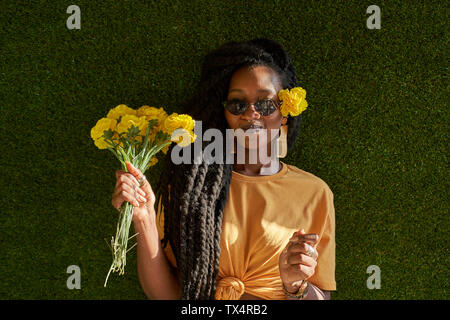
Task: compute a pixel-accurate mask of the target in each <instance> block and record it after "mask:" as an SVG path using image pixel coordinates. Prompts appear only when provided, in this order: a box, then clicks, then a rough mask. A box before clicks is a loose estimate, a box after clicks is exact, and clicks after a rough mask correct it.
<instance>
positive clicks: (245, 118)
mask: <svg viewBox="0 0 450 320" xmlns="http://www.w3.org/2000/svg"><path fill="white" fill-rule="evenodd" d="M281 89H282V87H281V81H280V78H279V76H278V74H277V73H276V72H275V71H274V70H273V69H272V68H269V67H266V66H255V67H252V68H249V67H247V66H245V67H242V68H240V69H238V70H237V71H236V72H235V73H234V74H233V76H232V77H231V80H230V86H229V89H228V96H227V101H230V100H233V99H238V100H241V101H245V102H246V103H255V102H257V101H259V100H263V99H272V100H274V101H275V102H278V103H279V102H280V100H279V99H278V91H279V90H281ZM224 112H225V118H226V120H227V122H228V126H229V128H230V129H233V130H236V129H239V128H241V129H242V130H244V131H245V130H246V129H247V128H246V127H248V126H249V125H250V124H252V123H253V124H255V125H257V126H261V127H262V129H263V130H267V131H266V132H267V139H264V138H265V135H263V134H260V133H258V132H255V133H253V134H252V135H251V137H256V138H257V140H258V143H257V147H258V148H260V147H263V146H264V147H269V144H270V141H272V139H273V138H274V137H273V136H272V135H271V131H270V130H271V129H275V130H279V129H280V126H281V124H285V123H286V120H287V119H286V118H285V117H283V115H282V114H281V112H280V108H279V107H277V109H276V110H275V112H273V113H272V114H270V115H268V116H262V115H261V114H259V113H258V112H257V111H256V110H255V107H254V106H253V105H249V106H248V108H247V110H246V111H245V112H244V113H242V114H240V115H234V114H232V113H231V112H229V111H228V110H226V109H224ZM250 132H251V131H250ZM259 132H261V131H259ZM274 132H278V131H274ZM247 134H248V132H247ZM238 143H239V144H240V145H242V146H243V144H244V142H242V141H239V139H238ZM249 147H250V148H251V147H252V145H249V139H245V148H246V149H249ZM269 152H270V149H269Z"/></svg>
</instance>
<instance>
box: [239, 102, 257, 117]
mask: <svg viewBox="0 0 450 320" xmlns="http://www.w3.org/2000/svg"><path fill="white" fill-rule="evenodd" d="M242 116H243V118H244V119H259V118H261V115H260V114H259V112H258V111H256V109H255V106H254V105H253V103H252V104H250V105H249V106H248V108H247V110H245V112H244V113H243V114H242Z"/></svg>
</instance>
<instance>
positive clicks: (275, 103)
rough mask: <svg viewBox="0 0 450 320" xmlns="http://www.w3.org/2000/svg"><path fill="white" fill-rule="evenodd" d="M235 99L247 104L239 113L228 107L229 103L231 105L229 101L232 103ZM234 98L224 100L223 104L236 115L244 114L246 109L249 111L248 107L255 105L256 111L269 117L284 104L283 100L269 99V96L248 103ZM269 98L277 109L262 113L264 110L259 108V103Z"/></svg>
mask: <svg viewBox="0 0 450 320" xmlns="http://www.w3.org/2000/svg"><path fill="white" fill-rule="evenodd" d="M233 100H235V101H236V100H237V101H240V102H243V103H244V104H245V108H244V109H243V110H244V111H242V112H241V113H238V114H236V113H234V112H232V111H231V110H230V109H229V108H228V105H229V103H231V102H232V101H233ZM233 100H230V101H224V102H222V105H223V106H224V108H225V109H226V110H227V111H228V112H230V113H231V114H233V115H235V116H240V115H241V114H243V113H244V112H245V111H247V109H248V107H250V106H251V105H253V106H254V107H255V110H256V112H258V113H259V114H260V115H261V116H263V117H267V116H270V115H271V114H273V113H274V112H275V111H276V110H277V109H278V108H279V107H280V106H281V104H282V102H281V101H275V100H273V99H269V98H266V99H262V100H258V101H256V102H255V103H248V102H245V101H242V100H239V99H233ZM267 100H269V101H271V102H272V104H273V105H274V106H275V109H274V110H273V111H272V112H271V113H269V114H266V115H265V114H263V113H261V111H262V110H259V107H258V104H259V103H260V102H263V101H267Z"/></svg>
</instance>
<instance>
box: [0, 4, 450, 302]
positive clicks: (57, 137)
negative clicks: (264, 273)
mask: <svg viewBox="0 0 450 320" xmlns="http://www.w3.org/2000/svg"><path fill="white" fill-rule="evenodd" d="M70 4H72V3H59V2H58V3H53V2H50V1H49V2H44V1H35V2H33V3H32V4H19V3H18V2H16V1H2V3H1V4H0V18H1V19H0V21H1V22H0V32H1V33H2V34H1V36H0V44H1V48H2V49H1V51H2V54H1V59H0V84H1V91H0V93H1V98H2V106H1V110H2V112H1V118H0V119H1V126H0V130H1V135H2V144H1V149H0V152H1V155H2V156H1V158H0V161H1V162H0V165H1V168H2V179H1V184H0V192H1V194H2V199H1V211H2V212H1V214H0V225H1V232H0V241H1V244H2V263H1V264H0V275H1V276H0V277H1V278H0V281H1V286H0V298H2V299H40V298H43V299H144V298H145V295H144V294H143V292H142V290H141V288H140V286H139V282H138V278H137V272H136V252H135V250H134V251H132V252H131V253H130V254H129V255H128V265H127V267H126V274H125V275H124V276H117V275H116V274H113V275H112V276H111V277H110V280H109V282H108V286H107V288H103V283H104V280H105V277H106V274H107V272H108V269H109V266H110V263H111V254H110V251H109V248H108V246H107V244H106V243H105V241H104V239H107V240H109V239H110V238H111V236H112V235H113V234H114V233H115V227H116V221H117V213H116V211H115V209H114V208H113V207H112V206H111V203H110V199H111V194H112V191H113V188H114V183H115V176H114V171H115V170H116V169H118V168H119V163H118V161H117V160H116V159H115V158H114V156H113V155H112V154H111V153H110V152H109V151H99V150H98V149H96V147H95V146H94V144H93V142H92V141H91V139H90V135H89V133H90V129H91V127H92V126H94V125H95V123H96V121H97V120H98V119H99V118H101V117H103V116H105V115H106V113H107V111H108V110H109V109H111V108H112V107H114V106H116V105H118V104H121V103H124V104H127V105H129V106H131V107H133V108H137V107H140V106H141V105H145V104H148V105H154V106H162V107H164V108H166V109H167V110H168V111H169V112H176V111H178V110H179V106H180V104H181V103H182V102H183V101H184V100H185V99H186V97H187V96H189V95H190V94H191V93H192V90H193V89H194V87H195V84H196V81H197V80H198V77H199V72H200V65H201V61H202V58H203V56H204V55H205V54H206V53H207V52H208V51H210V50H212V49H214V48H216V47H217V46H219V45H220V44H222V43H224V42H226V41H230V40H247V39H251V38H255V37H260V36H265V37H268V38H272V39H274V40H277V41H279V42H280V43H282V44H283V45H284V46H285V47H286V48H287V49H288V51H289V52H290V54H291V56H292V58H293V61H294V64H295V66H296V69H297V73H298V78H299V80H300V84H301V86H302V87H304V88H305V89H306V91H307V94H308V95H307V98H308V102H309V108H308V110H307V112H305V113H304V117H303V120H304V121H303V127H302V131H301V134H300V136H299V138H298V140H297V142H296V144H295V149H294V150H292V151H291V152H290V153H289V154H288V156H287V158H285V161H286V162H288V163H290V164H293V165H296V166H297V167H299V168H301V169H304V170H306V171H309V172H311V173H313V174H315V175H317V176H319V177H320V178H322V179H323V180H324V181H326V182H327V183H328V185H329V186H330V187H331V189H332V190H333V192H334V195H335V207H336V242H337V254H336V262H337V264H336V280H337V284H338V291H337V292H336V293H334V294H333V296H332V297H333V299H442V298H444V299H448V298H449V295H448V289H449V281H448V279H449V270H448V265H449V259H448V256H449V255H448V247H449V246H448V233H449V219H448V207H449V206H448V200H446V199H448V196H449V194H448V190H449V184H448V175H447V174H446V173H447V172H448V170H447V168H448V162H447V145H448V132H449V130H448V129H449V128H448V120H449V115H448V101H449V99H448V98H449V95H448V79H447V72H448V57H447V56H446V55H445V52H448V42H447V41H446V38H448V24H447V23H446V22H447V19H446V18H447V17H448V12H449V7H448V5H446V4H445V2H442V1H426V2H424V3H423V2H421V1H420V2H419V1H415V2H413V1H407V2H405V1H377V2H376V3H375V4H377V5H378V6H379V7H380V8H381V29H380V30H369V29H367V27H366V19H367V17H368V14H366V8H367V7H368V6H369V5H371V4H373V3H372V2H370V1H250V2H248V3H247V2H241V1H231V2H229V1H226V2H225V1H192V2H191V1H189V2H186V1H178V0H177V1H171V2H170V4H169V5H167V4H163V3H161V2H159V1H158V2H157V3H156V4H155V3H154V2H153V1H106V2H105V1H102V2H101V4H100V2H99V3H94V2H92V1H77V2H76V3H75V4H77V5H78V6H79V7H80V8H81V30H68V29H67V28H66V19H67V18H68V16H69V14H67V13H66V9H67V7H68V6H69V5H70ZM446 62H447V63H446ZM160 174H161V166H160V164H158V165H157V166H155V167H154V169H153V170H152V171H150V172H149V173H148V177H149V179H150V180H151V182H152V184H156V181H157V179H158V176H159V175H160ZM73 264H74V265H78V266H80V268H81V290H68V289H67V287H66V280H67V278H68V276H69V274H67V273H66V269H67V267H68V266H69V265H73ZM373 264H375V265H378V266H379V267H380V268H381V289H380V290H369V289H367V287H366V280H367V277H368V276H369V275H368V274H366V269H367V267H368V266H369V265H373Z"/></svg>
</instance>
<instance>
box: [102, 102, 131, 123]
mask: <svg viewBox="0 0 450 320" xmlns="http://www.w3.org/2000/svg"><path fill="white" fill-rule="evenodd" d="M136 113H137V112H136V110H134V109H132V108H130V107H128V106H126V105H124V104H119V105H118V106H117V107H115V108H113V109H111V110H109V112H108V114H107V115H106V117H107V118H110V119H115V120H118V119H119V118H120V117H121V116H124V115H127V114H132V115H136Z"/></svg>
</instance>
